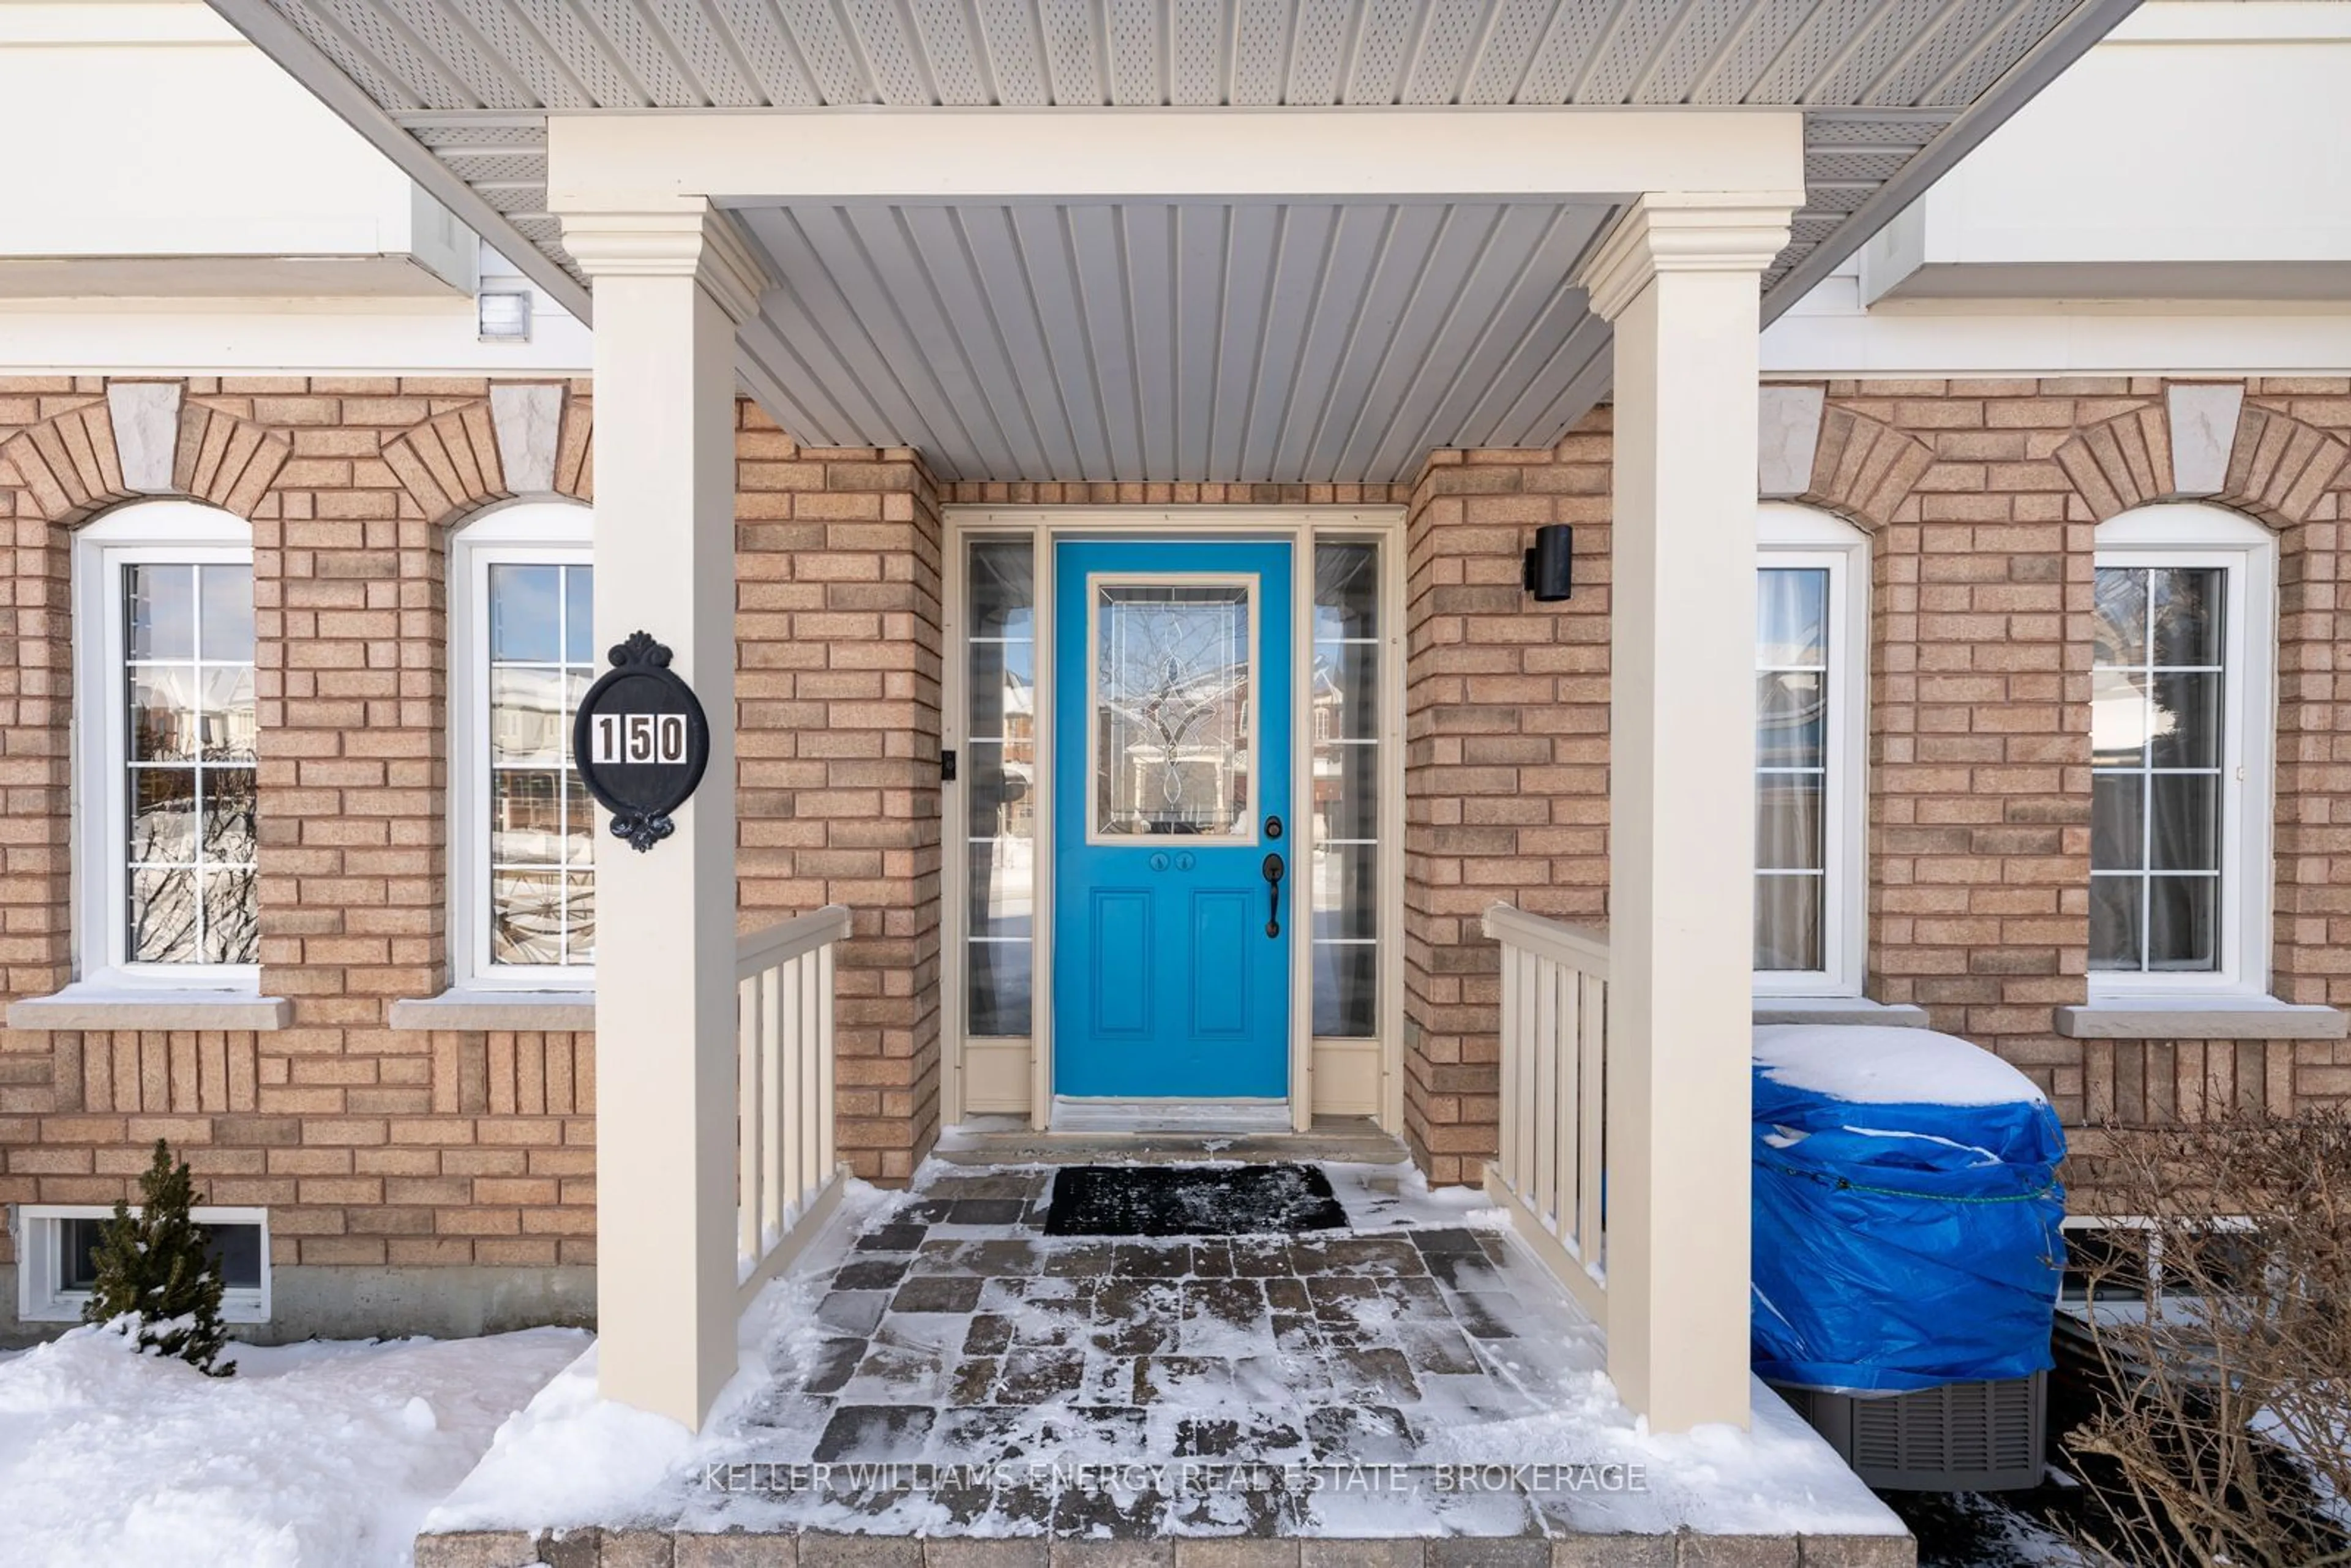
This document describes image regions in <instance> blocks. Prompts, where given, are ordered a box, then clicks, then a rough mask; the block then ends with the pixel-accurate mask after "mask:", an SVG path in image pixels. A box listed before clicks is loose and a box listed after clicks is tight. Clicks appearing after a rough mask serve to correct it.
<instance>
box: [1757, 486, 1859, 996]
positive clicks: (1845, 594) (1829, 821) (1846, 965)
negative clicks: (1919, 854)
mask: <svg viewBox="0 0 2351 1568" xmlns="http://www.w3.org/2000/svg"><path fill="white" fill-rule="evenodd" d="M1756 540H1757V545H1758V553H1757V556H1756V573H1755V989H1756V992H1757V994H1758V995H1761V996H1777V997H1788V996H1803V997H1855V996H1859V995H1860V994H1861V981H1862V970H1863V966H1864V962H1865V943H1866V939H1867V897H1866V894H1865V888H1864V883H1863V844H1864V832H1863V812H1864V809H1865V805H1864V803H1865V798H1866V789H1865V779H1864V768H1865V758H1866V757H1867V737H1868V733H1869V730H1868V721H1867V706H1868V691H1869V538H1868V536H1867V535H1865V534H1864V533H1863V532H1862V531H1861V530H1860V529H1859V528H1855V527H1854V526H1853V525H1852V524H1851V523H1848V522H1846V521H1844V519H1843V518H1841V517H1833V516H1831V515H1830V514H1828V513H1826V512H1820V511H1814V510H1813V509H1812V508H1810V507H1797V506H1791V505H1787V504H1784V503H1781V502H1766V503H1764V505H1763V506H1762V507H1761V511H1760V512H1759V514H1758V517H1757V519H1756Z"/></svg>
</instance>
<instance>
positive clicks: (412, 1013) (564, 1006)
mask: <svg viewBox="0 0 2351 1568" xmlns="http://www.w3.org/2000/svg"><path fill="white" fill-rule="evenodd" d="M595 1027H596V993H595V992H593V991H489V990H468V989H466V988H464V987H462V986H460V987H453V988H450V989H448V990H445V991H444V992H442V993H441V994H440V995H439V996H437V997H416V998H410V999H408V1000H406V1001H397V1002H394V1003H392V1028H394V1029H418V1030H517V1031H519V1032H522V1033H527V1034H585V1033H589V1032H590V1031H592V1030H594V1029H595Z"/></svg>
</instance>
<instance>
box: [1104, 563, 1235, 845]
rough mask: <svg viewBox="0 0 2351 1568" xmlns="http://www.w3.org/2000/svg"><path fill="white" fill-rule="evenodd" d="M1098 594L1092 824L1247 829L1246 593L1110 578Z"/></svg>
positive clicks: (1131, 829)
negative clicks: (1110, 582) (1113, 579)
mask: <svg viewBox="0 0 2351 1568" xmlns="http://www.w3.org/2000/svg"><path fill="white" fill-rule="evenodd" d="M1096 595H1097V597H1096V600H1095V603H1094V672H1093V679H1094V689H1093V711H1094V719H1093V745H1094V755H1093V763H1094V822H1093V831H1095V832H1096V833H1097V834H1102V835H1109V834H1120V833H1146V834H1183V835H1214V836H1217V837H1225V836H1229V835H1233V834H1247V833H1249V832H1251V831H1252V830H1251V825H1250V822H1249V800H1250V787H1249V786H1250V779H1249V769H1250V764H1251V761H1252V759H1253V758H1254V756H1255V750H1254V747H1252V745H1251V741H1250V734H1249V589H1248V588H1246V587H1244V586H1242V585H1240V584H1238V583H1235V584H1231V585H1215V586H1204V587H1196V588H1184V587H1174V586H1170V585H1168V584H1165V583H1113V584H1105V585H1103V586H1102V587H1101V588H1099V589H1098V590H1097V591H1096Z"/></svg>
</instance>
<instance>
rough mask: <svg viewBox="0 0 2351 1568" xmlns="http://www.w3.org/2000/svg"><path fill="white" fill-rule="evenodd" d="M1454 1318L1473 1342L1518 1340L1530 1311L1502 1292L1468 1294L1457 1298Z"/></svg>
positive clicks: (1511, 1296) (1454, 1303) (1455, 1298)
mask: <svg viewBox="0 0 2351 1568" xmlns="http://www.w3.org/2000/svg"><path fill="white" fill-rule="evenodd" d="M1453 1316H1454V1318H1455V1319H1456V1320H1457V1321H1458V1322H1459V1323H1460V1324H1461V1326H1462V1327H1463V1328H1465V1329H1467V1330H1468V1332H1469V1334H1470V1337H1471V1338H1473V1339H1516V1338H1517V1337H1518V1333H1519V1331H1518V1326H1517V1325H1518V1324H1519V1323H1520V1322H1523V1321H1524V1320H1525V1316H1526V1309H1525V1307H1523V1306H1522V1305H1521V1304H1520V1301H1519V1299H1518V1297H1516V1296H1513V1295H1510V1293H1508V1292H1507V1291H1462V1292H1461V1293H1460V1294H1459V1295H1458V1296H1456V1297H1454V1298H1453Z"/></svg>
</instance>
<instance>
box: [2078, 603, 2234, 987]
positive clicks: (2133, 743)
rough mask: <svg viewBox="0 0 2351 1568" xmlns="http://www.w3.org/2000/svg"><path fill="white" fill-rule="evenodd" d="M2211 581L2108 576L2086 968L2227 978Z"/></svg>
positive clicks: (2095, 671)
mask: <svg viewBox="0 0 2351 1568" xmlns="http://www.w3.org/2000/svg"><path fill="white" fill-rule="evenodd" d="M2227 580H2228V574H2227V572H2226V571H2224V570H2221V569H2220V568H2217V567H2136V566H2134V567H2100V568H2098V569H2097V580H2096V590H2095V598H2096V604H2095V609H2096V620H2095V623H2094V630H2093V638H2094V641H2093V653H2092V666H2091V675H2090V683H2091V685H2090V692H2091V697H2090V701H2091V707H2090V751H2091V767H2092V771H2091V776H2090V778H2091V805H2090V967H2091V968H2093V969H2095V970H2102V971H2105V972H2109V973H2112V972H2122V973H2139V974H2145V973H2151V972H2158V971H2175V972H2177V971H2188V972H2194V971H2210V970H2214V969H2217V968H2219V967H2220V870H2221V867H2220V810H2221V791H2222V784H2221V769H2222V767H2223V760H2224V758H2223V753H2224V747H2223V744H2222V729H2221V725H2222V721H2223V715H2222V713H2221V692H2222V683H2223V681H2224V679H2225V672H2224V671H2223V669H2222V666H2221V658H2220V647H2221V641H2220V639H2221V634H2222V630H2223V629H2222V626H2221V612H2222V597H2221V596H2222V594H2223V592H2224V591H2225V590H2226V586H2227Z"/></svg>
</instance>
